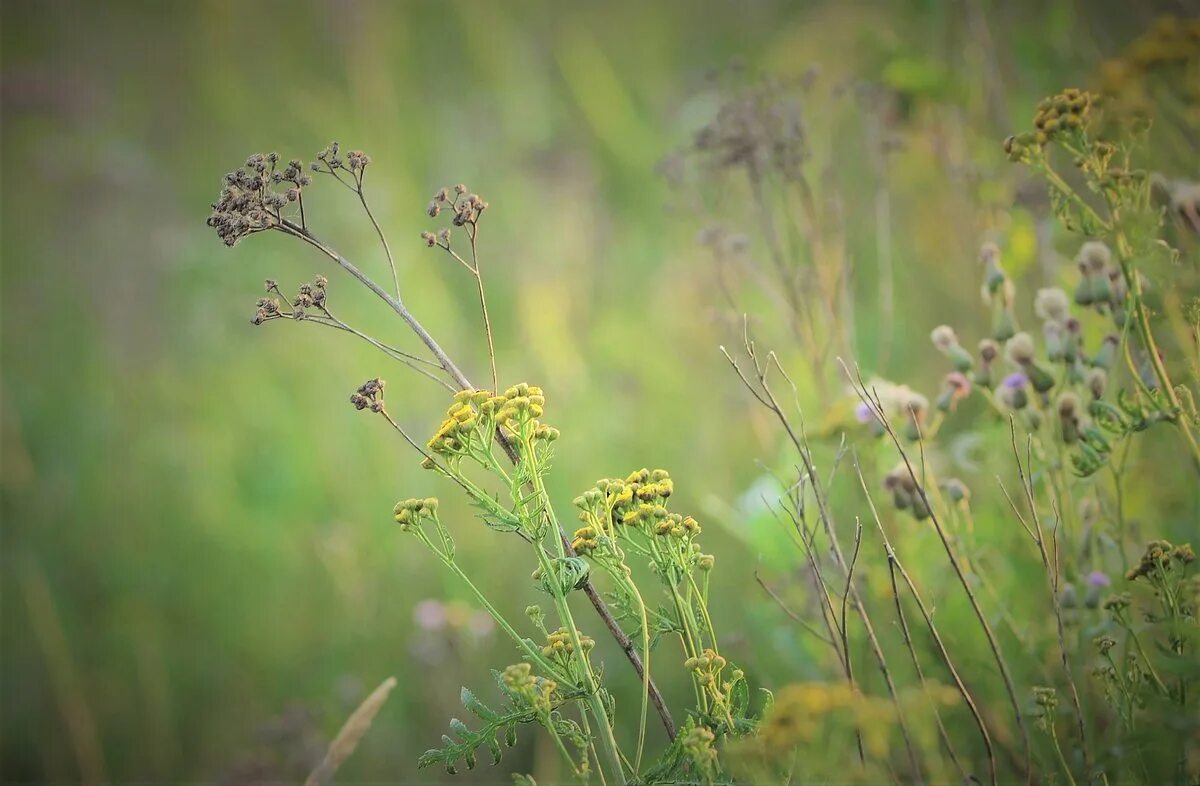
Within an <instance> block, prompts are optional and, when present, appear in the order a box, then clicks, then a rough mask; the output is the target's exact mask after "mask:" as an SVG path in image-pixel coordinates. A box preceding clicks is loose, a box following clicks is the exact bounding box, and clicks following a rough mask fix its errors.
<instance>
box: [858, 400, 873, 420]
mask: <svg viewBox="0 0 1200 786" xmlns="http://www.w3.org/2000/svg"><path fill="white" fill-rule="evenodd" d="M854 417H855V418H857V419H858V422H859V423H870V422H871V421H872V420H874V419H875V412H874V410H872V409H871V407H870V405H868V404H867V402H865V401H860V402H859V403H858V406H857V407H855V408H854Z"/></svg>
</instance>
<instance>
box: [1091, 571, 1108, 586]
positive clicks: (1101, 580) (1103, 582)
mask: <svg viewBox="0 0 1200 786" xmlns="http://www.w3.org/2000/svg"><path fill="white" fill-rule="evenodd" d="M1087 583H1088V586H1089V587H1095V588H1096V589H1103V588H1104V587H1109V586H1111V585H1112V579H1110V578H1109V577H1108V574H1107V573H1103V572H1101V571H1098V570H1093V571H1092V572H1091V573H1089V574H1088V577H1087Z"/></svg>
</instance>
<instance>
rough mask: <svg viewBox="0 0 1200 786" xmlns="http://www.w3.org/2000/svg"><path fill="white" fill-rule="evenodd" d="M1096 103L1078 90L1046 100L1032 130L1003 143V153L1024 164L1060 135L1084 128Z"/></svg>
mask: <svg viewBox="0 0 1200 786" xmlns="http://www.w3.org/2000/svg"><path fill="white" fill-rule="evenodd" d="M1095 104H1096V98H1095V97H1094V96H1092V94H1091V93H1089V92H1087V91H1086V90H1080V89H1079V88H1076V87H1068V88H1067V89H1066V90H1064V91H1062V92H1061V93H1059V94H1058V95H1055V96H1050V97H1049V98H1043V99H1042V100H1041V102H1040V103H1039V104H1038V106H1037V113H1036V114H1035V115H1034V117H1033V130H1032V131H1025V132H1023V133H1020V134H1017V135H1015V136H1010V137H1009V138H1008V139H1006V140H1004V152H1005V153H1007V154H1008V157H1009V158H1010V159H1012V160H1013V161H1021V160H1023V159H1024V158H1025V157H1026V156H1027V155H1028V154H1029V153H1030V152H1032V151H1034V150H1040V149H1041V148H1043V147H1045V146H1046V143H1048V142H1050V141H1052V140H1053V139H1055V138H1056V137H1058V136H1059V135H1060V134H1063V133H1068V132H1073V131H1077V130H1080V129H1082V128H1084V127H1085V126H1086V125H1087V124H1088V121H1089V120H1090V115H1091V110H1092V109H1093V107H1094V106H1095Z"/></svg>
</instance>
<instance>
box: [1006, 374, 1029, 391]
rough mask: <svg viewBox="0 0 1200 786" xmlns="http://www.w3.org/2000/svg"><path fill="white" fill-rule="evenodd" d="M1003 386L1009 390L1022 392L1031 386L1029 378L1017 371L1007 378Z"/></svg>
mask: <svg viewBox="0 0 1200 786" xmlns="http://www.w3.org/2000/svg"><path fill="white" fill-rule="evenodd" d="M1001 384H1003V385H1004V387H1006V388H1008V389H1009V390H1022V389H1023V388H1025V387H1026V386H1027V385H1028V384H1029V377H1027V376H1025V375H1024V374H1022V373H1021V372H1020V371H1017V372H1015V373H1013V374H1009V375H1008V376H1007V377H1005V378H1004V382H1003V383H1001Z"/></svg>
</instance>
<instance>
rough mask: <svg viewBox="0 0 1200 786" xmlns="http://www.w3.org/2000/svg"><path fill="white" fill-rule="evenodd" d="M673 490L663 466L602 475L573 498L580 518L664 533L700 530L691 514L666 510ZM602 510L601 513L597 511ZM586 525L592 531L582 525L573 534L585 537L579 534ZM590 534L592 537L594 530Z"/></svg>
mask: <svg viewBox="0 0 1200 786" xmlns="http://www.w3.org/2000/svg"><path fill="white" fill-rule="evenodd" d="M674 493H675V483H674V481H672V480H671V475H670V473H668V472H667V471H666V470H665V469H656V470H653V471H651V470H648V469H639V470H637V471H636V472H632V473H630V475H629V477H627V478H625V479H624V480H622V479H620V478H603V479H601V480H598V481H596V486H595V488H591V489H588V490H587V491H585V492H584V493H583V494H581V495H580V496H578V497H576V498H575V505H576V506H577V507H578V508H580V509H581V513H580V515H579V518H580V519H581V520H582V521H585V522H591V521H595V520H596V519H599V521H600V524H601V526H604V524H605V522H607V521H608V520H611V521H612V522H614V523H617V524H623V525H625V526H630V527H640V528H644V529H645V530H646V531H647V532H653V533H655V534H657V535H663V536H674V537H677V538H683V537H689V536H692V535H698V534H700V524H699V523H697V521H696V520H695V519H694V518H692V517H691V516H687V517H684V516H680V515H679V514H677V513H671V512H669V511H668V510H667V507H666V505H667V500H669V499H670V498H671V495H672V494H674ZM601 513H603V515H598V514H601ZM585 529H587V530H589V531H591V528H590V527H585V528H584V529H581V530H579V531H578V532H576V533H575V534H576V538H580V539H581V540H583V541H586V540H588V539H589V538H588V537H584V538H581V534H582V533H583V532H584V530H585ZM589 537H590V538H594V532H593V534H592V535H591V536H589ZM585 545H586V542H585ZM593 548H594V547H593Z"/></svg>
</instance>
